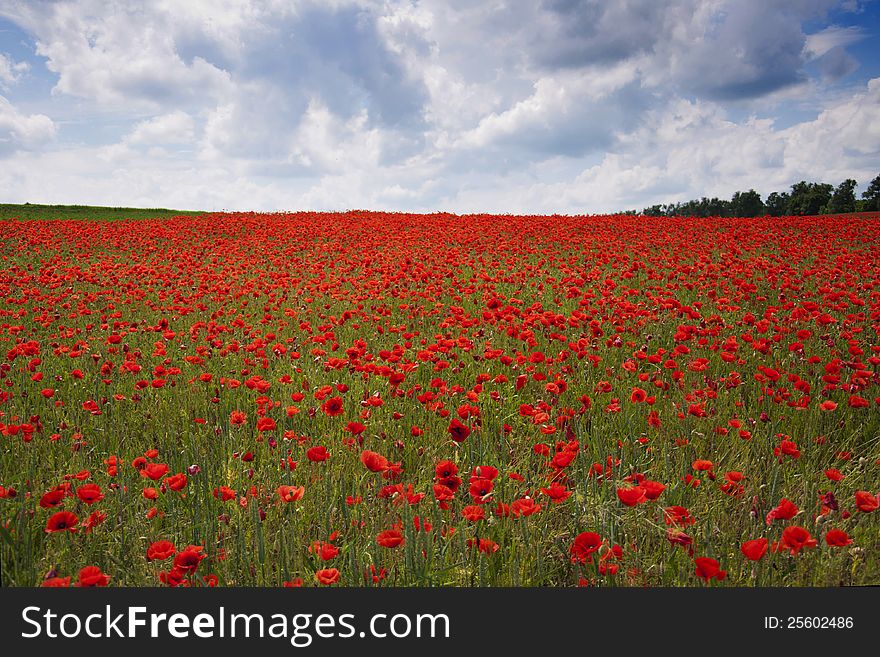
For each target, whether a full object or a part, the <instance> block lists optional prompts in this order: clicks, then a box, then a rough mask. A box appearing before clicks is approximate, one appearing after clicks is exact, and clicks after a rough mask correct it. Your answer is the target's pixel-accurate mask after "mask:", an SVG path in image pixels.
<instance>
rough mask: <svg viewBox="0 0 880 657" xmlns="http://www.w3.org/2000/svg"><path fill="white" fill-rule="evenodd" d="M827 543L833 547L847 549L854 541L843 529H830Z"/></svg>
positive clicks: (826, 537)
mask: <svg viewBox="0 0 880 657" xmlns="http://www.w3.org/2000/svg"><path fill="white" fill-rule="evenodd" d="M825 543H827V544H828V545H830V546H831V547H846V546H847V545H849V544H850V543H852V539H851V538H850V537H849V534H847V533H846V532H845V531H843V530H842V529H829V530H828V532H827V533H826V534H825Z"/></svg>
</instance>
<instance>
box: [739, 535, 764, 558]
mask: <svg viewBox="0 0 880 657" xmlns="http://www.w3.org/2000/svg"><path fill="white" fill-rule="evenodd" d="M767 546H768V541H767V539H766V538H755V539H752V540H751V541H746V542H745V543H743V544H742V545H741V546H740V548H739V549H740V551H741V552H742V553H743V556H745V558H746V559H748V560H749V561H759V560H760V559H761V557H763V556H764V553H766V552H767Z"/></svg>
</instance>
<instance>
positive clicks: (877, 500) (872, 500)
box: [855, 490, 880, 513]
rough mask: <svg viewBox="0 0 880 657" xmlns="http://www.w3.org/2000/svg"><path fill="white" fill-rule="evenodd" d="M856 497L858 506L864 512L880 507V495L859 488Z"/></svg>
mask: <svg viewBox="0 0 880 657" xmlns="http://www.w3.org/2000/svg"><path fill="white" fill-rule="evenodd" d="M855 499H856V508H857V509H858V510H859V511H861V512H862V513H871V512H872V511H876V510H877V508H878V507H880V495H874V494H873V493H869V492H868V491H866V490H857V491H856V494H855Z"/></svg>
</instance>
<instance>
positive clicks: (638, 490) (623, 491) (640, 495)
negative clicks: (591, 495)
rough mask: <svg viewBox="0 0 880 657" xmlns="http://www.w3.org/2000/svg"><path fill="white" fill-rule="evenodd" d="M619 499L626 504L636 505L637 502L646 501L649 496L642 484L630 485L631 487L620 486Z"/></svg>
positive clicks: (618, 490)
mask: <svg viewBox="0 0 880 657" xmlns="http://www.w3.org/2000/svg"><path fill="white" fill-rule="evenodd" d="M617 499H619V500H620V501H621V502H623V503H624V504H625V505H626V506H636V505H637V504H642V503H643V502H646V501H647V499H648V498H647V496H646V495H645V489H644V488H642V487H641V486H630V487H629V488H618V489H617Z"/></svg>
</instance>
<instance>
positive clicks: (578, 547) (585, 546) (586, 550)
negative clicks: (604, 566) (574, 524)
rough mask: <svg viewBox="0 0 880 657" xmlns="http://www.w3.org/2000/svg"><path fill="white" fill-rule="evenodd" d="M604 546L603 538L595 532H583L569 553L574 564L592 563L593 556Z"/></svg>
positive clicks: (575, 540)
mask: <svg viewBox="0 0 880 657" xmlns="http://www.w3.org/2000/svg"><path fill="white" fill-rule="evenodd" d="M601 546H602V537H601V536H599V534H596V533H595V532H581V533H580V534H578V535H577V536H576V537H575V539H574V542H573V543H572V544H571V548H570V549H569V553H570V554H571V561H572V563H592V561H593V557H592V556H590V555H592V554H593V553H594V552H595V551H596V550H598V549H599V548H600V547H601Z"/></svg>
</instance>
